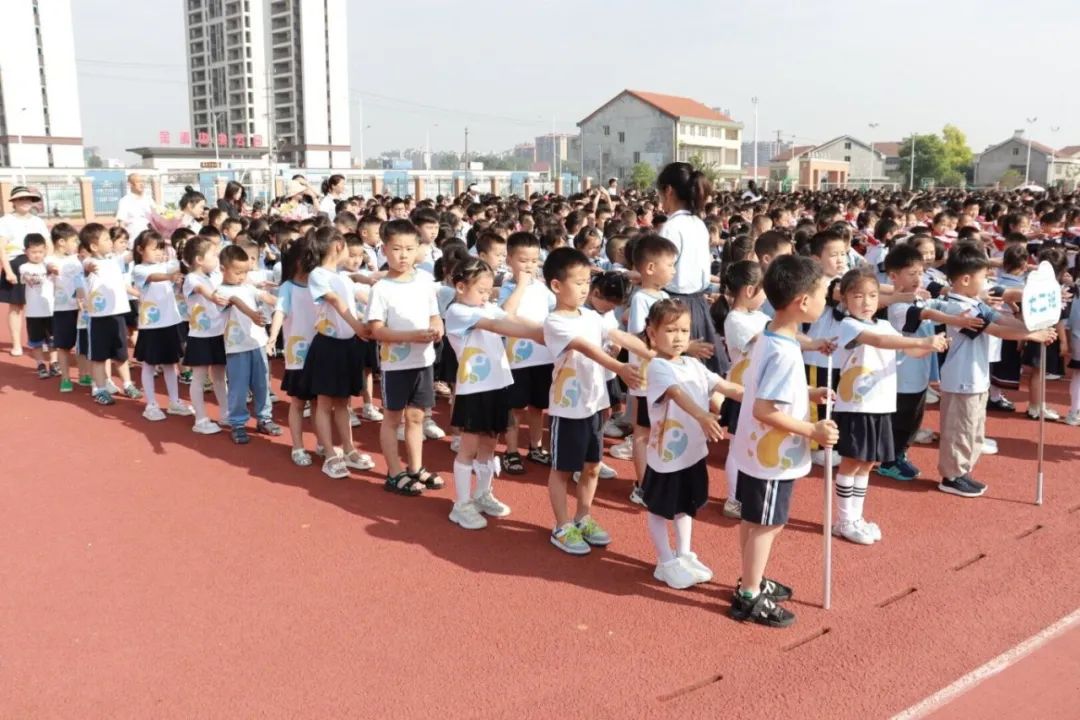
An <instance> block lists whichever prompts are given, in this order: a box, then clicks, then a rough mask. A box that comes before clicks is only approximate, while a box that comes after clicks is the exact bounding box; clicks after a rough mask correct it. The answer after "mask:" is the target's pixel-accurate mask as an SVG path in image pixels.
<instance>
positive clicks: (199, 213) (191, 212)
mask: <svg viewBox="0 0 1080 720" xmlns="http://www.w3.org/2000/svg"><path fill="white" fill-rule="evenodd" d="M179 205H180V213H181V215H180V226H181V227H186V228H188V229H189V230H191V232H193V233H198V232H199V231H200V230H202V221H203V219H204V218H203V216H204V215H205V214H206V196H205V195H203V194H202V193H201V192H199V191H198V190H196V189H194V188H193V187H191V186H190V185H188V186H187V187H185V188H184V195H183V197H181V198H180V203H179Z"/></svg>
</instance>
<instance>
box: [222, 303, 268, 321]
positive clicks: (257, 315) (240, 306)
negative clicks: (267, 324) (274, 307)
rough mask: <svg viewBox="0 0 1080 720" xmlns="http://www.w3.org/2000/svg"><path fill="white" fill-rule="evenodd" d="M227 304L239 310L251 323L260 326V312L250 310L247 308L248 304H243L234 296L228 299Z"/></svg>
mask: <svg viewBox="0 0 1080 720" xmlns="http://www.w3.org/2000/svg"><path fill="white" fill-rule="evenodd" d="M229 304H230V305H232V306H233V307H234V308H236V309H237V310H239V311H240V312H242V313H244V314H245V315H247V316H248V317H249V318H251V321H252V322H254V323H258V324H259V325H262V321H263V319H262V314H261V313H260V312H258V311H257V310H253V309H252V308H250V307H248V304H247V303H246V302H244V301H243V300H241V299H240V298H238V297H236V296H233V297H231V298H229Z"/></svg>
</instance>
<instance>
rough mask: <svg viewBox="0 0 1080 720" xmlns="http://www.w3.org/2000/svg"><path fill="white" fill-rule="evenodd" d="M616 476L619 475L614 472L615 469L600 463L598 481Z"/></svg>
mask: <svg viewBox="0 0 1080 720" xmlns="http://www.w3.org/2000/svg"><path fill="white" fill-rule="evenodd" d="M618 474H619V473H617V472H615V468H612V467H608V466H607V465H605V464H604V463H600V479H601V480H610V479H611V478H613V477H615V476H616V475H618Z"/></svg>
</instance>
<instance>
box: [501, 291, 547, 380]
mask: <svg viewBox="0 0 1080 720" xmlns="http://www.w3.org/2000/svg"><path fill="white" fill-rule="evenodd" d="M516 289H517V283H515V282H514V281H513V280H508V281H507V282H506V284H505V285H503V286H502V288H501V289H500V290H499V307H502V306H504V305H506V301H507V300H509V299H510V296H511V295H512V294H513V293H514V291H515V290H516ZM554 309H555V294H554V293H552V292H551V290H549V289H548V288H547V286H546V285H544V283H542V282H540V281H539V280H534V281H533V282H531V283H529V286H528V287H527V288H525V293H524V295H523V296H522V298H521V302H520V303H518V307H517V312H516V313H514V314H515V315H516V316H517V317H519V318H521V319H522V320H529V321H531V322H534V323H536V324H538V325H542V324H543V322H544V320H546V319H547V316H548V315H549V314H550V313H551V311H552V310H554ZM506 357H507V358H508V359H509V360H510V368H511V369H512V370H517V369H518V368H527V367H536V366H537V365H550V364H551V363H553V362H554V361H555V359H554V358H553V357H552V356H551V352H550V351H549V350H548V349H547V348H546V347H544V346H543V345H541V344H540V343H537V342H533V341H532V340H529V339H528V338H511V337H508V338H506Z"/></svg>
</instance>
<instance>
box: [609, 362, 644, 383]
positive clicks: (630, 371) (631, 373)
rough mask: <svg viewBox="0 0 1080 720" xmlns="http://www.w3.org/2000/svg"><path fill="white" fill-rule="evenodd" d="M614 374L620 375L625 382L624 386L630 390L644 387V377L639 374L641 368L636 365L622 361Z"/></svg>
mask: <svg viewBox="0 0 1080 720" xmlns="http://www.w3.org/2000/svg"><path fill="white" fill-rule="evenodd" d="M615 374H616V375H618V376H619V377H621V378H622V379H623V382H624V383H626V387H628V388H631V389H632V390H638V389H640V388H643V387H645V378H643V377H642V376H641V370H640V369H639V368H638V367H637V366H636V365H630V364H629V363H622V364H620V365H619V369H618V370H616V371H615Z"/></svg>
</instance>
